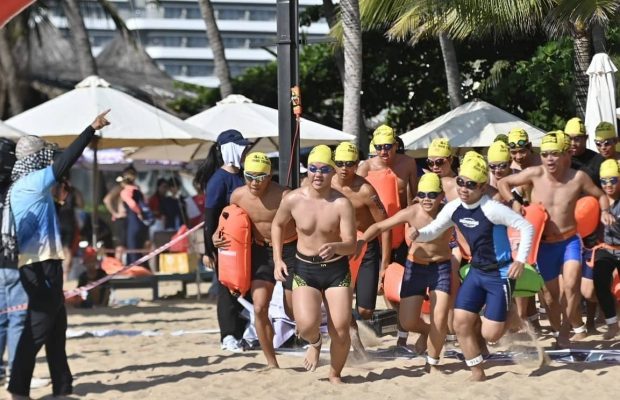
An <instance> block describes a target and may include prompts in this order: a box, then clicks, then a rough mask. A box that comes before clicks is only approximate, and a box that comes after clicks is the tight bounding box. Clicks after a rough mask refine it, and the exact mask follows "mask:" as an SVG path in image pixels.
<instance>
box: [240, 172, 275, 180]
mask: <svg viewBox="0 0 620 400" xmlns="http://www.w3.org/2000/svg"><path fill="white" fill-rule="evenodd" d="M243 176H244V177H245V179H246V180H247V181H249V182H252V181H253V182H257V183H261V182H262V181H264V180H265V178H267V177H268V176H269V175H267V174H260V175H250V174H249V173H248V172H244V173H243Z"/></svg>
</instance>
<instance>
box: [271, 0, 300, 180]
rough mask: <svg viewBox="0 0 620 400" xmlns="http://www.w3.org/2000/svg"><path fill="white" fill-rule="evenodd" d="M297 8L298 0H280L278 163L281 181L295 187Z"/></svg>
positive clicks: (297, 54)
mask: <svg viewBox="0 0 620 400" xmlns="http://www.w3.org/2000/svg"><path fill="white" fill-rule="evenodd" d="M298 8H299V7H298V1H297V0H277V12H278V137H279V142H280V159H279V160H280V161H279V164H278V167H279V176H280V183H281V184H282V185H288V186H290V187H292V188H296V187H298V186H299V140H297V141H296V143H295V145H294V146H293V140H294V137H295V128H296V124H295V118H294V117H293V108H292V105H291V88H292V87H293V86H295V85H296V84H297V83H298V81H299V79H298V63H299V22H298V19H299V17H298ZM302 99H303V93H302ZM289 171H290V179H289Z"/></svg>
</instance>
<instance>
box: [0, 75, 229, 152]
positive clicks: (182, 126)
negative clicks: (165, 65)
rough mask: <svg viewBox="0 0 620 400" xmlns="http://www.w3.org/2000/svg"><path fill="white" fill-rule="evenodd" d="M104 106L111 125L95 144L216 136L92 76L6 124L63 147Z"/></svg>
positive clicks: (156, 142) (165, 141)
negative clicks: (108, 111) (107, 110)
mask: <svg viewBox="0 0 620 400" xmlns="http://www.w3.org/2000/svg"><path fill="white" fill-rule="evenodd" d="M108 108H110V109H112V111H111V112H110V114H109V115H108V119H109V120H110V122H111V125H110V126H108V127H106V128H105V130H103V131H102V132H100V140H99V141H98V147H99V148H118V147H126V146H148V145H160V144H189V143H198V142H200V141H205V140H215V138H216V137H217V135H216V134H210V133H209V131H207V130H203V129H201V128H198V127H196V126H194V125H191V124H188V123H186V122H184V121H183V120H181V119H180V118H177V117H175V116H174V115H172V114H168V113H167V112H165V111H163V110H160V109H158V108H156V107H153V106H151V105H150V104H147V103H145V102H143V101H140V100H138V99H135V98H133V97H132V96H130V95H128V94H126V93H124V92H122V91H120V90H117V89H114V88H112V87H110V84H109V83H108V82H106V81H105V80H103V79H101V78H99V77H96V76H90V77H88V78H86V79H84V80H83V81H82V82H80V83H78V84H77V85H76V87H75V89H73V90H71V91H69V92H67V93H65V94H62V95H60V96H58V97H56V98H53V99H51V100H49V101H47V102H45V103H43V104H41V105H39V106H37V107H34V108H31V109H30V110H27V111H24V112H23V113H21V114H19V115H16V116H14V117H13V118H10V119H8V120H7V121H6V123H7V124H9V125H11V126H13V127H15V128H18V129H21V130H22V131H24V132H28V133H29V134H32V135H37V136H41V137H43V138H45V140H48V141H50V142H54V143H58V145H60V147H66V146H67V145H68V144H69V143H71V142H72V141H73V140H74V139H75V137H76V136H77V135H79V134H80V133H81V132H82V130H84V128H85V127H86V126H87V125H88V124H89V123H90V122H92V120H93V118H94V117H95V116H96V115H97V114H99V113H101V112H102V111H104V110H106V109H108ZM211 132H213V131H211Z"/></svg>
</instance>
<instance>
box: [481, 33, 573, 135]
mask: <svg viewBox="0 0 620 400" xmlns="http://www.w3.org/2000/svg"><path fill="white" fill-rule="evenodd" d="M497 68H501V70H502V72H501V76H497V75H496V74H493V73H491V74H490V75H489V76H488V77H487V79H486V80H484V81H483V83H482V84H481V86H480V97H481V98H483V99H484V100H486V101H489V102H491V103H493V104H496V105H498V106H499V107H501V108H503V109H504V110H506V111H508V112H510V113H513V114H515V115H517V116H520V117H521V118H523V119H525V120H526V121H528V122H530V123H531V124H533V125H535V126H537V127H539V128H541V129H544V130H547V131H550V130H554V129H561V128H562V127H563V126H564V124H565V123H566V120H568V119H569V118H572V117H573V116H574V114H575V105H574V99H573V97H574V96H573V94H574V87H573V47H572V41H570V40H567V39H563V40H559V41H550V42H547V43H545V44H543V45H541V46H539V47H538V49H537V50H536V52H535V53H534V55H533V56H532V57H531V58H529V59H525V60H520V61H516V62H514V63H506V62H505V61H504V60H499V61H497V62H496V63H495V65H494V66H493V67H492V68H491V71H492V72H497V71H494V70H495V69H497Z"/></svg>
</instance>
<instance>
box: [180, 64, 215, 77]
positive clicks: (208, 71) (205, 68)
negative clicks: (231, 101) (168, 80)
mask: <svg viewBox="0 0 620 400" xmlns="http://www.w3.org/2000/svg"><path fill="white" fill-rule="evenodd" d="M213 69H214V68H213V65H210V64H202V65H188V67H187V76H211V75H213Z"/></svg>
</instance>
